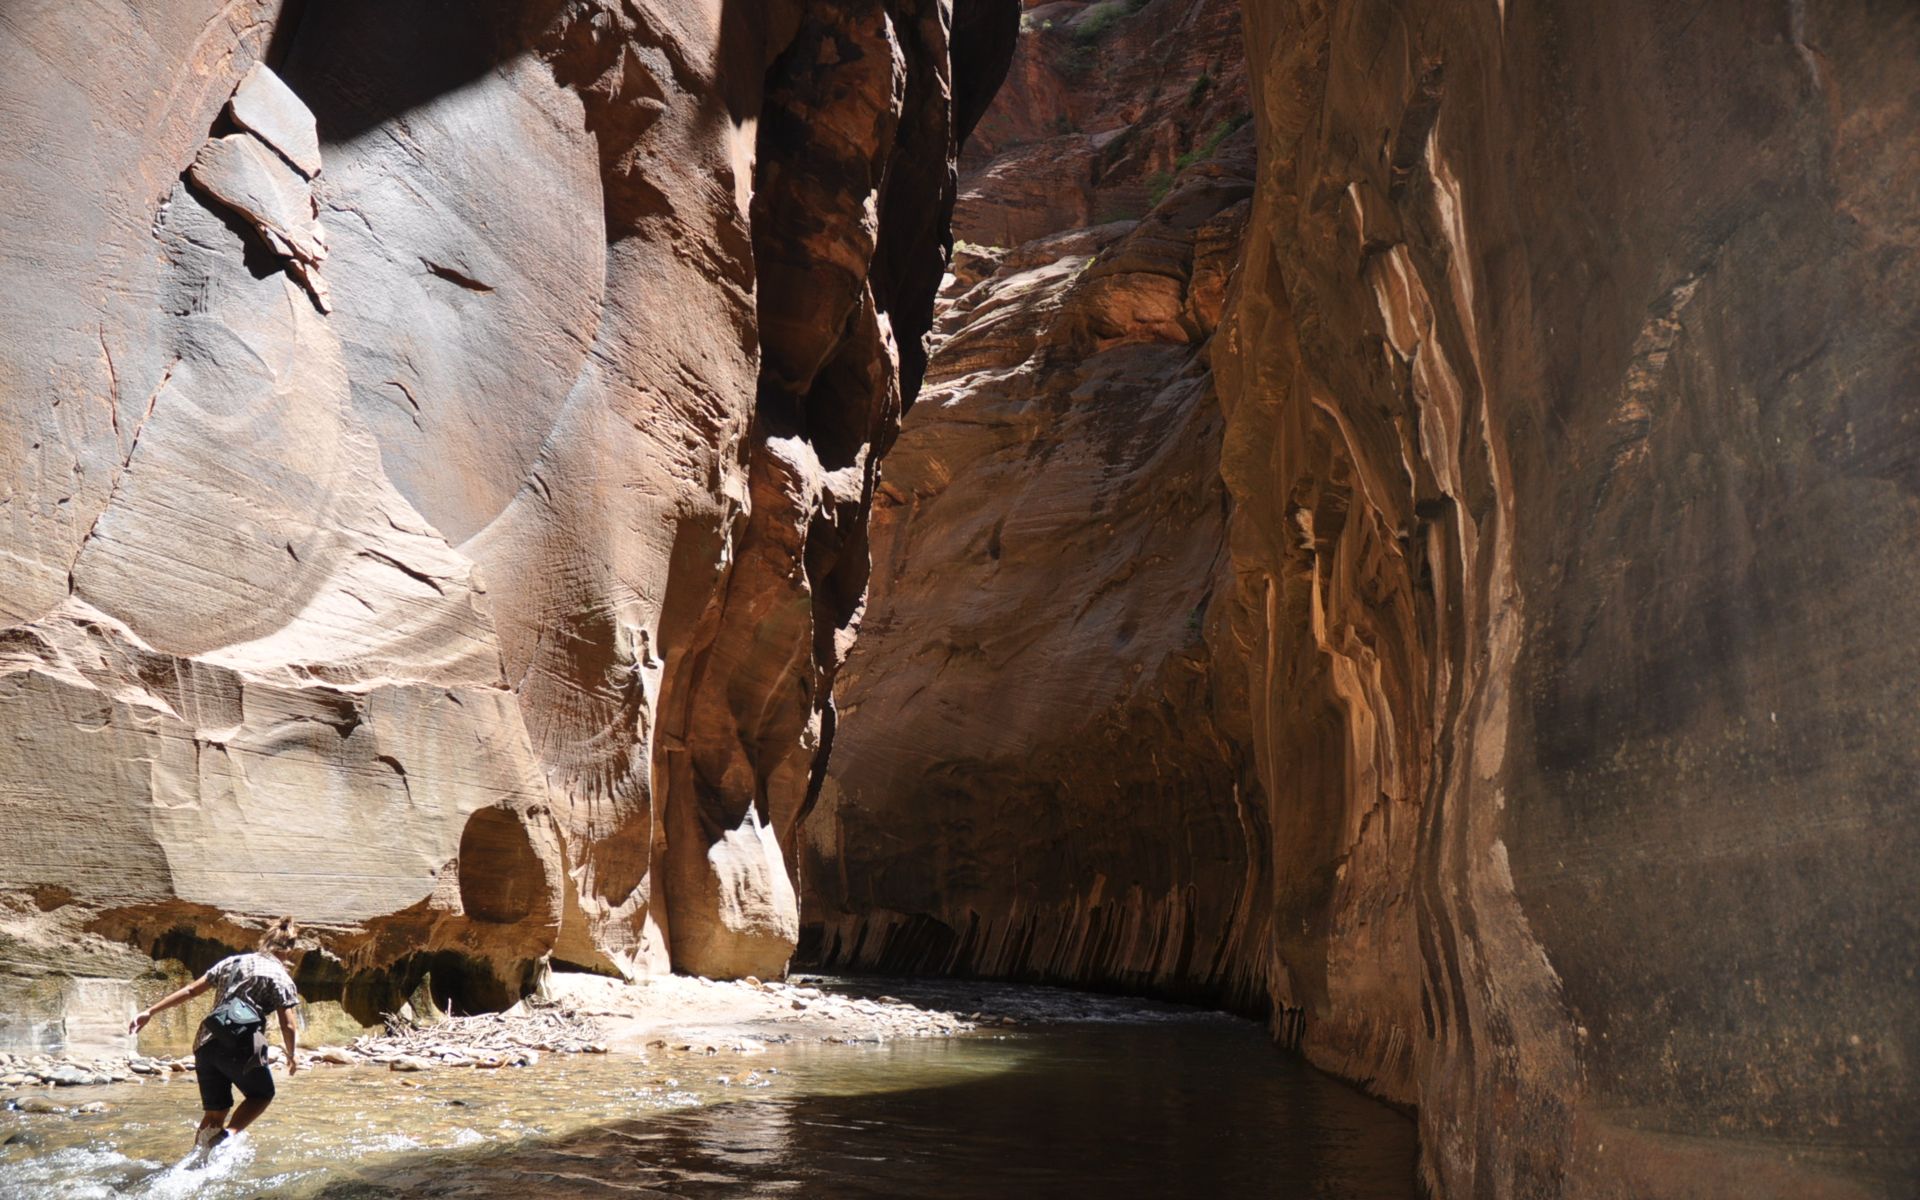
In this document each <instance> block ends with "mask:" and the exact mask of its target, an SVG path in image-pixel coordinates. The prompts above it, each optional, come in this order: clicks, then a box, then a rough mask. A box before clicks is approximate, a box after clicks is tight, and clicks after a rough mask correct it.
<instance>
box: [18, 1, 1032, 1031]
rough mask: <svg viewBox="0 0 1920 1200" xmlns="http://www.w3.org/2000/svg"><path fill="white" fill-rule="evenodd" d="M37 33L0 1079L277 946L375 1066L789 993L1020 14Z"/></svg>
mask: <svg viewBox="0 0 1920 1200" xmlns="http://www.w3.org/2000/svg"><path fill="white" fill-rule="evenodd" d="M30 7H31V9H32V10H33V11H32V12H30V13H23V14H16V13H13V12H10V13H9V17H8V19H7V21H6V22H5V23H4V24H3V25H0V64H4V69H0V108H3V109H4V110H5V111H6V112H7V113H8V114H9V117H8V120H7V121H6V122H5V123H4V127H0V144H4V147H5V148H4V151H0V203H3V204H4V205H5V208H4V210H0V229H4V232H5V236H4V238H0V262H3V263H4V272H5V278H6V282H7V286H6V287H5V288H4V289H0V325H4V328H5V330H6V333H7V336H6V338H5V339H4V348H3V349H0V355H4V358H3V359H0V363H3V364H4V366H3V369H0V373H3V374H4V377H5V379H6V383H5V385H4V392H3V393H0V405H3V406H4V409H3V411H0V431H4V437H3V440H0V476H3V477H4V478H3V479H0V537H3V538H4V541H0V622H3V623H4V629H0V714H4V721H5V725H6V729H7V733H8V736H7V738H6V740H5V743H4V747H0V975H4V977H5V982H0V1009H4V1010H5V1012H6V1014H7V1020H6V1022H5V1023H4V1025H3V1026H0V1038H3V1039H4V1040H6V1041H7V1042H9V1043H12V1044H27V1045H38V1046H53V1047H61V1046H68V1045H69V1044H70V1043H77V1041H78V1040H80V1030H81V1027H82V1026H83V1025H84V1024H85V1022H86V1021H87V1020H89V1019H91V1018H90V1016H89V1014H98V1013H102V1012H110V1013H115V1014H117V1015H118V1019H120V1020H122V1021H124V1012H123V1011H121V1010H122V1009H124V1008H125V1007H126V1005H127V1004H128V1003H129V1002H130V1000H131V998H132V987H133V985H132V984H130V983H129V981H130V980H132V979H134V978H135V977H136V976H137V975H140V973H141V971H142V969H143V967H142V964H144V963H146V962H147V961H148V960H147V958H146V957H145V955H146V954H151V955H153V956H156V957H160V958H166V959H177V960H179V962H181V963H183V964H186V965H187V966H189V967H198V966H203V965H205V964H204V963H203V962H201V961H200V960H201V959H204V958H206V957H208V956H209V955H212V954H217V953H218V952H219V951H220V950H221V948H222V947H225V946H230V945H235V944H240V943H244V942H245V941H247V940H248V938H249V934H248V932H247V929H248V927H249V926H250V925H252V924H254V923H255V922H256V921H257V919H258V918H260V917H264V916H268V915H272V914H278V913H283V912H284V913H291V914H292V915H294V916H296V917H298V918H300V919H302V920H303V921H305V922H308V923H309V924H310V925H312V926H313V927H314V928H315V929H316V931H317V940H318V942H319V944H320V945H321V947H323V948H324V950H325V951H326V952H327V953H326V954H325V955H314V956H309V959H308V962H309V971H308V975H307V976H306V977H303V980H302V984H303V989H304V990H305V991H306V993H307V994H308V996H309V998H310V999H314V1000H338V1001H339V1002H341V1003H343V1004H345V1005H347V1007H348V1008H349V1009H350V1010H352V1011H354V1012H355V1013H356V1014H357V1015H361V1016H363V1017H364V1016H370V1015H372V1012H373V1011H374V1010H376V1009H377V1008H378V1007H380V1006H382V1005H388V1004H391V1003H392V1002H393V1000H394V998H396V997H404V996H405V995H406V994H408V992H409V991H411V990H412V989H413V988H414V985H415V984H416V983H417V982H418V981H419V980H420V979H421V978H422V977H423V976H424V975H426V974H427V973H428V972H429V971H431V973H432V976H433V978H434V979H435V981H436V986H437V987H439V988H440V989H441V990H442V991H443V992H447V993H451V994H453V995H457V996H459V997H460V998H461V1000H462V1006H463V1007H467V1008H470V1007H472V1006H475V1005H483V1004H487V1003H493V1002H499V1001H501V1000H503V999H506V998H509V997H511V996H512V995H515V994H517V993H518V992H519V991H520V990H521V989H523V988H524V987H525V986H526V984H527V982H528V980H529V978H530V975H531V973H532V972H533V971H534V970H535V968H536V967H537V966H538V964H539V963H541V962H542V961H544V960H546V959H547V958H548V957H550V956H552V957H558V958H561V959H565V960H568V961H571V962H574V963H577V964H581V965H586V966H591V967H595V968H598V969H601V970H612V971H619V972H623V973H641V972H647V971H657V970H664V969H665V968H666V967H667V966H668V964H669V963H672V964H674V965H678V966H680V967H682V968H683V969H686V970H690V971H695V972H699V973H704V974H709V975H729V974H743V973H746V972H749V971H751V972H756V973H759V974H761V975H763V976H773V975H778V974H779V973H780V972H781V971H783V970H784V965H785V962H786V958H787V955H788V953H789V952H790V951H791V948H792V945H793V939H794V936H795V930H796V923H797V914H796V911H795V903H794V891H793V884H792V875H791V872H792V866H791V855H790V850H788V849H783V848H782V845H781V840H780V838H781V835H782V834H785V835H787V836H789V837H790V835H791V830H792V824H793V821H794V819H795V817H796V815H797V813H798V811H799V809H800V807H801V805H802V804H803V802H804V799H805V796H806V792H807V786H808V780H809V778H810V774H811V772H812V769H813V764H814V761H815V759H816V757H817V755H818V754H820V753H821V751H822V749H823V747H824V745H825V743H826V741H827V733H826V731H823V730H822V729H821V727H820V711H821V709H822V707H823V705H824V703H825V698H826V695H827V691H828V687H829V686H830V682H831V679H832V676H833V673H834V670H835V669H836V667H837V665H838V662H839V658H840V656H841V655H842V654H843V653H844V637H843V636H842V635H841V634H839V633H838V632H837V631H838V630H839V629H840V628H841V627H842V626H844V625H845V624H846V623H847V619H848V617H849V616H850V614H851V613H852V611H853V610H854V608H855V607H856V606H857V604H858V602H859V597H860V593H861V586H862V579H863V573H864V566H863V565H855V560H856V559H859V558H861V556H860V555H858V554H855V553H851V552H849V551H847V549H846V548H847V547H854V546H857V547H862V548H863V547H864V540H863V538H864V532H863V531H864V525H865V521H866V512H867V503H868V499H869V497H870V493H871V479H872V475H873V470H874V460H875V457H876V456H877V454H878V453H879V452H880V451H881V450H883V449H884V447H885V446H886V444H887V443H888V441H889V440H890V439H891V437H892V431H893V429H894V427H895V424H896V422H897V420H898V414H899V412H900V411H901V408H902V406H903V404H904V402H905V400H907V399H908V398H910V397H911V395H912V392H913V390H914V389H915V388H916V387H917V385H918V380H919V372H918V363H917V361H916V354H917V349H912V348H916V347H917V345H918V342H919V339H920V337H921V335H922V334H923V332H924V331H925V329H926V327H927V323H928V320H929V314H930V306H931V302H932V294H933V291H934V288H935V287H936V285H937V282H938V280H939V277H940V274H941V270H942V267H943V264H944V261H945V250H944V237H945V221H946V213H947V211H948V208H949V206H950V204H951V200H952V194H953V192H952V177H951V163H952V161H953V158H954V155H955V152H956V146H957V143H958V139H959V138H960V137H961V136H962V135H963V134H964V131H965V127H966V126H968V125H970V124H971V123H972V122H973V121H974V120H975V119H977V117H978V115H979V111H980V108H981V106H982V105H983V103H984V97H985V96H986V95H988V94H990V93H991V91H992V88H993V87H994V86H995V85H996V84H997V81H998V75H999V73H1000V71H1001V70H1002V69H1003V68H1004V64H1005V54H1006V51H1007V50H1008V49H1009V48H1010V42H1011V33H1012V27H1013V22H1014V18H1015V13H1014V11H1013V7H1012V5H1011V3H1010V2H1001V0H966V2H963V3H961V4H959V5H958V6H953V5H947V4H941V3H935V2H933V0H885V2H883V0H818V2H806V3H802V2H798V0H796V2H793V3H755V4H752V5H746V4H735V3H732V2H730V0H729V2H724V3H723V2H721V0H703V2H691V3H674V4H655V3H641V4H611V3H604V4H603V3H591V2H581V3H560V2H559V0H525V2H521V3H509V2H506V0H498V2H490V3H486V4H480V5H467V6H460V11H459V13H458V14H457V15H455V14H452V13H451V12H450V11H449V12H441V11H440V10H439V9H438V8H437V7H434V6H428V7H424V8H423V7H405V6H403V7H401V8H395V7H393V6H390V5H380V4H373V3H371V2H361V0H354V2H349V3H340V4H325V5H298V6H295V5H289V6H287V7H286V8H284V9H283V8H282V7H281V6H280V5H279V4H277V3H273V2H271V0H257V2H252V3H242V4H226V5H221V4H217V3H212V2H202V0H170V2H169V3H166V4H162V5H150V6H143V7H142V8H141V10H140V11H139V12H138V13H135V12H134V11H133V10H132V9H111V10H102V11H101V12H98V13H94V12H87V13H85V14H82V13H81V12H80V11H79V10H75V9H72V8H71V7H70V6H60V5H34V6H30ZM956 62H957V63H958V64H959V66H958V69H957V70H956V68H955V65H954V64H955V63H956ZM795 130H802V131H811V132H812V133H813V134H814V135H815V136H816V140H814V141H802V140H796V139H795V138H794V137H793V134H794V132H795ZM903 214H904V215H903ZM903 347H907V348H909V349H903ZM903 362H904V363H905V366H904V367H903ZM862 564H863V559H862ZM129 943H130V944H131V945H132V946H134V947H137V951H138V952H134V953H129V952H127V951H125V950H118V949H116V947H120V946H125V945H126V944H129ZM139 952H144V953H139ZM74 976H84V977H86V979H85V980H76V979H75V978H74ZM87 980H90V981H91V982H90V983H86V986H82V984H83V983H84V982H86V981H87ZM95 985H97V986H95ZM154 986H157V983H156V981H147V982H142V983H140V984H139V987H140V988H143V989H150V988H152V987H154ZM89 988H91V990H88V989H89ZM83 993H84V994H83ZM111 1023H112V1022H111V1021H110V1020H109V1021H107V1022H106V1024H108V1025H111Z"/></svg>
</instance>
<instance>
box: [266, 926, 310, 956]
mask: <svg viewBox="0 0 1920 1200" xmlns="http://www.w3.org/2000/svg"><path fill="white" fill-rule="evenodd" d="M299 943H300V926H298V925H296V924H294V920H293V918H292V917H281V918H280V919H279V920H278V921H275V922H274V923H273V924H271V925H269V926H267V931H266V932H265V933H263V934H261V935H260V944H259V947H258V949H259V950H260V952H261V953H262V954H271V955H273V956H274V957H275V958H285V957H286V956H287V955H289V954H291V953H293V952H294V950H295V949H297V948H298V947H299Z"/></svg>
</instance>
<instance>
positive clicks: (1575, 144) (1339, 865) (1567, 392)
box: [1214, 0, 1920, 1197]
mask: <svg viewBox="0 0 1920 1200" xmlns="http://www.w3.org/2000/svg"><path fill="white" fill-rule="evenodd" d="M1247 26H1248V34H1249V57H1250V63H1251V66H1250V69H1251V72H1252V75H1253V77H1254V81H1255V84H1254V90H1255V96H1256V103H1255V112H1256V125H1257V127H1258V129H1259V136H1260V143H1261V150H1262V158H1261V172H1260V180H1259V191H1258V195H1257V199H1256V207H1255V215H1254V218H1253V220H1252V222H1251V223H1250V226H1249V228H1250V229H1251V230H1252V233H1251V236H1250V239H1249V241H1248V245H1247V248H1246V253H1245V258H1244V265H1243V268H1242V274H1241V275H1240V277H1239V280H1238V283H1237V286H1236V290H1235V298H1234V300H1233V302H1232V303H1231V304H1230V305H1229V315H1228V317H1227V320H1226V322H1225V323H1224V324H1223V326H1222V329H1221V332H1220V334H1219V336H1218V337H1217V338H1216V339H1215V343H1214V346H1215V349H1214V362H1215V365H1216V368H1217V369H1218V371H1219V372H1220V380H1221V394H1222V397H1223V399H1224V400H1225V402H1226V405H1227V412H1228V425H1227V433H1226V443H1225V448H1224V451H1223V453H1222V462H1223V469H1224V473H1225V477H1226V479H1227V482H1228V485H1229V487H1230V488H1231V490H1232V492H1233V496H1234V500H1235V516H1234V521H1233V544H1234V551H1233V558H1234V569H1235V571H1236V573H1237V575H1238V578H1239V582H1240V586H1239V600H1238V604H1237V610H1238V611H1237V616H1236V618H1235V628H1236V630H1237V631H1238V633H1237V638H1236V640H1237V641H1239V642H1240V643H1242V644H1244V645H1246V646H1247V647H1248V648H1249V654H1248V663H1249V667H1250V672H1251V687H1252V703H1251V709H1252V714H1253V718H1252V719H1253V727H1254V750H1255V752H1256V754H1257V756H1258V762H1259V766H1260V777H1261V780H1262V783H1263V785H1264V788H1265V791H1266V793H1267V803H1268V804H1269V806H1270V821H1271V826H1272V831H1273V846H1274V860H1273V870H1274V880H1275V896H1274V904H1275V910H1274V911H1275V921H1274V931H1275V939H1274V944H1273V952H1274V955H1275V957H1276V959H1277V960H1278V962H1279V964H1280V968H1279V970H1278V972H1277V974H1276V978H1275V981H1274V988H1275V1000H1276V1004H1277V1005H1278V1006H1279V1007H1280V1008H1281V1009H1283V1010H1284V1011H1285V1013H1286V1016H1287V1027H1288V1028H1290V1029H1292V1030H1294V1031H1297V1032H1300V1033H1301V1044H1302V1045H1303V1046H1304V1048H1305V1050H1306V1051H1307V1053H1308V1054H1309V1055H1310V1056H1311V1057H1312V1058H1313V1060H1314V1061H1315V1062H1317V1063H1320V1064H1322V1065H1324V1066H1327V1067H1329V1068H1331V1069H1333V1070H1335V1071H1338V1072H1340V1073H1342V1074H1345V1075H1348V1076H1351V1077H1355V1078H1359V1079H1362V1080H1365V1081H1367V1082H1368V1083H1369V1084H1371V1085H1372V1086H1373V1087H1375V1088H1377V1089H1378V1090H1380V1091H1381V1092H1383V1093H1384V1094H1386V1095H1389V1096H1392V1097H1395V1098H1397V1099H1401V1100H1404V1101H1409V1102H1415V1103H1417V1104H1418V1105H1419V1106H1420V1113H1421V1128H1422V1135H1423V1142H1424V1153H1425V1161H1426V1164H1427V1171H1428V1173H1429V1177H1430V1180H1431V1182H1432V1183H1434V1185H1435V1186H1436V1188H1437V1190H1438V1191H1439V1193H1440V1194H1442V1195H1446V1196H1525V1197H1532V1196H1562V1195H1565V1196H1581V1197H1630V1196H1631V1197H1640V1196H1696V1197H1706V1196H1712V1197H1753V1196H1772V1197H1802V1196H1842V1195H1845V1196H1856V1195H1887V1196H1893V1195H1909V1194H1912V1188H1913V1186H1914V1179H1915V1178H1916V1177H1917V1176H1920V1154H1917V1150H1916V1142H1915V1136H1914V1135H1915V1130H1916V1128H1920V1074H1917V1071H1916V1065H1915V1064H1916V1063H1920V1005H1916V1004H1915V1003H1914V984H1915V979H1916V976H1917V975H1920V915H1917V912H1916V904H1915V896H1916V891H1915V886H1914V885H1915V880H1916V874H1915V866H1914V864H1915V863H1916V862H1920V819H1916V811H1915V807H1914V803H1913V794H1914V789H1915V786H1916V783H1917V782H1920V750H1916V747H1920V709H1916V708H1915V706H1914V704H1913V703H1912V692H1913V680H1914V678H1915V677H1916V673H1917V672H1920V658H1916V655H1917V654H1920V650H1916V645H1920V644H1917V643H1916V642H1915V640H1914V638H1913V637H1912V636H1911V626H1912V624H1913V614H1914V612H1915V609H1914V605H1913V596H1914V594H1915V585H1916V583H1920V542H1916V540H1915V538H1914V536H1913V535H1914V530H1915V528H1916V526H1915V521H1916V518H1917V517H1920V500H1917V499H1916V487H1915V485H1916V476H1915V473H1914V463H1915V461H1916V458H1915V452H1916V448H1917V447H1920V440H1917V439H1916V436H1915V430H1914V425H1913V414H1914V401H1915V391H1916V385H1917V384H1920V342H1916V340H1915V337H1914V334H1915V330H1916V327H1917V322H1920V286H1916V280H1917V279H1920V275H1916V273H1915V272H1916V267H1920V263H1916V261H1915V254H1916V249H1917V248H1920V172H1917V171H1916V170H1915V169H1914V168H1915V164H1916V163H1920V100H1916V97H1920V90H1917V89H1916V88H1915V82H1916V77H1915V67H1914V64H1915V63H1916V62H1920V14H1917V13H1916V12H1915V10H1914V9H1913V8H1912V7H1911V6H1909V5H1893V4H1870V3H1831V4H1820V3H1805V4H1802V3H1797V2H1796V3H1780V4H1760V5H1755V4H1743V3H1732V2H1727V3H1709V4H1705V5H1685V6H1676V5H1669V4H1657V3H1638V2H1636V3H1626V4H1608V5H1591V4H1577V3H1563V2H1558V0H1554V2H1549V3H1538V4H1534V3H1517V2H1516V3H1507V4H1500V3H1495V2H1493V0H1487V2H1484V3H1481V2H1475V3H1465V2H1461V3H1454V2H1450V0H1422V2H1416V3H1407V4H1386V3H1363V4H1349V5H1321V4H1278V3H1257V4H1249V5H1248V6H1247Z"/></svg>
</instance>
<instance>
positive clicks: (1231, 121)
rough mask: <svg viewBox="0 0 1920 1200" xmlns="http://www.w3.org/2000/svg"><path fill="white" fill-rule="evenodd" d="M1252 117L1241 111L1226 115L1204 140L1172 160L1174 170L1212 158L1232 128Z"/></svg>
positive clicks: (1230, 133) (1250, 114)
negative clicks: (1230, 115) (1237, 113)
mask: <svg viewBox="0 0 1920 1200" xmlns="http://www.w3.org/2000/svg"><path fill="white" fill-rule="evenodd" d="M1252 119H1253V114H1252V113H1241V114H1239V115H1238V116H1234V117H1228V118H1227V119H1226V120H1224V121H1222V122H1220V123H1219V124H1218V125H1215V126H1214V127H1213V132H1212V133H1210V134H1208V135H1207V140H1206V141H1204V142H1202V143H1200V144H1199V145H1198V146H1195V147H1193V148H1192V149H1190V150H1188V151H1187V152H1186V153H1185V154H1182V155H1181V156H1180V157H1179V158H1177V159H1175V160H1174V164H1173V169H1174V170H1175V171H1184V170H1186V169H1187V168H1188V167H1190V166H1192V165H1193V164H1194V163H1197V162H1201V161H1203V160H1205V159H1209V158H1212V157H1213V152H1214V151H1215V150H1218V149H1219V148H1220V143H1221V142H1224V141H1226V140H1227V138H1228V137H1230V136H1232V134H1233V131H1234V130H1236V129H1238V128H1240V127H1241V126H1242V125H1245V124H1246V123H1247V122H1248V121H1250V120H1252Z"/></svg>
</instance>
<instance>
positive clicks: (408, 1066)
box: [387, 1054, 433, 1071]
mask: <svg viewBox="0 0 1920 1200" xmlns="http://www.w3.org/2000/svg"><path fill="white" fill-rule="evenodd" d="M432 1066H433V1064H432V1063H430V1062H428V1061H427V1060H426V1059H424V1058H415V1057H414V1056H413V1055H411V1054H396V1055H394V1056H393V1059H392V1060H391V1061H390V1062H388V1063H387V1069H388V1070H389V1071H425V1070H429V1069H430V1068H431V1067H432Z"/></svg>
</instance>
